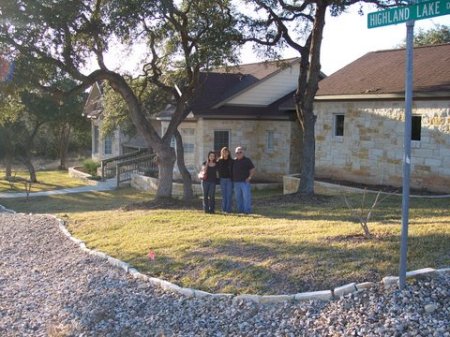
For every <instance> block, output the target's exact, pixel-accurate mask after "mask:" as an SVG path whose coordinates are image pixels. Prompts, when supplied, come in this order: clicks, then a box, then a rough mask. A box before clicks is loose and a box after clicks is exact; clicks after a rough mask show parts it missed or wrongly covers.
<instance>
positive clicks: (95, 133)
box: [93, 125, 100, 153]
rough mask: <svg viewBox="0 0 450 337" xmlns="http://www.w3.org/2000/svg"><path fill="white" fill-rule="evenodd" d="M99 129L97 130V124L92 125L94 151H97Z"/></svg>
mask: <svg viewBox="0 0 450 337" xmlns="http://www.w3.org/2000/svg"><path fill="white" fill-rule="evenodd" d="M99 134H100V132H99V130H98V126H96V125H94V139H93V142H94V153H98V140H99V137H98V136H99Z"/></svg>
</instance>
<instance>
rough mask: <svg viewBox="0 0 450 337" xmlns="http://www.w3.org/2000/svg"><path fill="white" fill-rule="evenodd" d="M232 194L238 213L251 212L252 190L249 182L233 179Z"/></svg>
mask: <svg viewBox="0 0 450 337" xmlns="http://www.w3.org/2000/svg"><path fill="white" fill-rule="evenodd" d="M233 187H234V194H235V196H236V203H237V211H238V213H245V214H249V213H251V212H252V192H251V188H250V183H248V182H245V181H235V182H234V183H233Z"/></svg>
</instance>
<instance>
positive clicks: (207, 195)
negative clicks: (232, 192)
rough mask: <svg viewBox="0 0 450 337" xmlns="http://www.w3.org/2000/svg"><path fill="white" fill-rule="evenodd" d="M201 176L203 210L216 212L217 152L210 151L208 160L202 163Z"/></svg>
mask: <svg viewBox="0 0 450 337" xmlns="http://www.w3.org/2000/svg"><path fill="white" fill-rule="evenodd" d="M201 172H204V174H203V176H202V177H201V178H200V179H201V182H202V190H203V210H204V211H205V213H214V212H215V207H216V199H215V194H216V183H217V162H216V154H215V153H214V152H213V151H210V152H209V153H208V160H207V161H205V162H204V163H203V165H202V169H201Z"/></svg>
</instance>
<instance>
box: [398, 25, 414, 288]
mask: <svg viewBox="0 0 450 337" xmlns="http://www.w3.org/2000/svg"><path fill="white" fill-rule="evenodd" d="M413 45H414V20H410V21H407V22H406V68H405V133H404V154H403V193H402V236H401V247H400V289H404V287H405V280H406V260H407V252H408V222H409V180H410V172H411V124H412V96H413V54H414V49H413Z"/></svg>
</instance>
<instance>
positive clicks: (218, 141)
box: [214, 131, 230, 152]
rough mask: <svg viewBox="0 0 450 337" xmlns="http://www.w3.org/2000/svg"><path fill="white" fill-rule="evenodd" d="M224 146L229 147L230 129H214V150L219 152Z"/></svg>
mask: <svg viewBox="0 0 450 337" xmlns="http://www.w3.org/2000/svg"><path fill="white" fill-rule="evenodd" d="M225 146H226V147H228V148H229V147H230V131H214V151H216V152H220V150H222V148H223V147H225Z"/></svg>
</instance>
